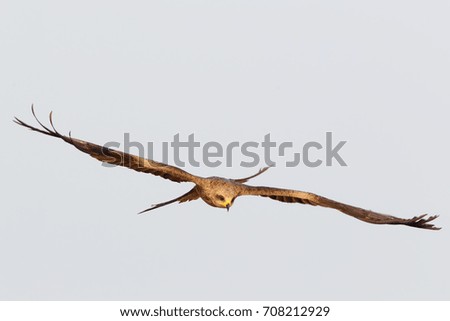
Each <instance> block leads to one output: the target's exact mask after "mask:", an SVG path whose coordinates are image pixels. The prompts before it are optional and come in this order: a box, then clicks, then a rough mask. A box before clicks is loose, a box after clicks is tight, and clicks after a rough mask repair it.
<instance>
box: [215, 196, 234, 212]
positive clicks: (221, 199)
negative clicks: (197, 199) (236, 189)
mask: <svg viewBox="0 0 450 321" xmlns="http://www.w3.org/2000/svg"><path fill="white" fill-rule="evenodd" d="M234 199H235V197H234V195H232V196H231V195H222V194H216V195H215V196H214V203H215V204H214V205H215V206H217V207H221V208H226V209H227V211H229V210H230V207H231V206H232V205H233V202H234Z"/></svg>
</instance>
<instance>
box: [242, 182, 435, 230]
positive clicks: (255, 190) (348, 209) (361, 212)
mask: <svg viewBox="0 0 450 321" xmlns="http://www.w3.org/2000/svg"><path fill="white" fill-rule="evenodd" d="M240 189H241V190H240V194H239V195H258V196H263V197H269V198H271V199H274V200H277V201H280V202H286V203H302V204H309V205H314V206H315V205H318V206H323V207H329V208H334V209H337V210H339V211H341V212H342V213H345V214H347V215H350V216H353V217H355V218H357V219H359V220H361V221H364V222H367V223H373V224H397V225H408V226H413V227H417V228H423V229H429V230H439V229H440V228H438V227H435V226H434V225H433V224H429V222H431V221H433V220H434V219H436V218H437V217H438V216H437V215H436V216H427V214H424V215H420V216H415V217H413V218H410V219H404V218H399V217H395V216H391V215H386V214H381V213H377V212H373V211H370V210H365V209H362V208H359V207H355V206H351V205H348V204H344V203H340V202H337V201H334V200H331V199H329V198H326V197H323V196H320V195H316V194H313V193H308V192H302V191H296V190H288V189H281V188H274V187H265V186H248V185H241V187H240Z"/></svg>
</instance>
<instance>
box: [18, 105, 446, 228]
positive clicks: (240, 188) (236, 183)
mask: <svg viewBox="0 0 450 321" xmlns="http://www.w3.org/2000/svg"><path fill="white" fill-rule="evenodd" d="M31 111H32V113H33V116H34V118H35V119H36V121H37V123H38V124H39V125H40V126H41V128H36V127H33V126H31V125H28V124H27V123H25V122H23V121H21V120H20V119H18V118H15V120H14V122H15V123H17V124H19V125H21V126H24V127H26V128H29V129H31V130H33V131H36V132H39V133H41V134H45V135H48V136H52V137H56V138H60V139H62V140H63V141H65V142H66V143H69V144H71V145H73V146H75V147H76V148H77V149H79V150H80V151H82V152H84V153H87V154H89V155H91V156H92V157H94V158H96V159H98V160H99V161H101V162H105V163H109V164H114V165H120V166H124V167H128V168H131V169H133V170H136V171H138V172H144V173H150V174H153V175H157V176H161V177H162V178H166V179H169V180H171V181H174V182H177V183H180V182H191V183H194V184H195V186H194V187H193V188H192V189H191V190H190V191H189V192H187V193H186V194H183V195H181V196H179V197H177V198H174V199H172V200H170V201H167V202H163V203H159V204H155V205H152V206H151V207H150V208H148V209H146V210H144V211H142V212H140V213H144V212H148V211H151V210H154V209H157V208H159V207H162V206H165V205H168V204H172V203H174V202H179V203H182V202H186V201H193V200H196V199H198V198H201V199H202V200H203V201H205V202H206V203H207V204H209V205H211V206H213V207H219V208H226V209H227V211H228V210H229V209H230V207H231V206H232V205H233V202H234V201H235V199H236V198H237V197H239V196H244V195H256V196H262V197H269V198H271V199H274V200H277V201H280V202H286V203H301V204H308V205H313V206H316V205H319V206H323V207H329V208H333V209H336V210H339V211H341V212H342V213H345V214H347V215H350V216H353V217H354V218H357V219H359V220H361V221H364V222H367V223H373V224H393V225H407V226H412V227H417V228H423V229H428V230H439V229H440V228H438V227H435V226H434V225H433V224H430V222H431V221H433V220H434V219H436V218H437V217H438V216H437V215H435V216H428V215H427V214H423V215H419V216H415V217H413V218H409V219H405V218H399V217H395V216H391V215H385V214H380V213H377V212H373V211H370V210H365V209H362V208H359V207H355V206H351V205H347V204H344V203H340V202H337V201H333V200H331V199H329V198H326V197H323V196H320V195H316V194H313V193H309V192H302V191H296V190H290V189H283V188H274V187H266V186H249V185H246V184H244V183H246V182H247V181H248V180H250V179H252V178H254V177H256V176H258V175H260V174H262V173H264V172H265V171H266V170H267V169H268V167H265V168H263V169H261V170H260V171H259V172H258V173H256V174H254V175H252V176H249V177H245V178H239V179H229V178H222V177H200V176H196V175H192V174H190V173H188V172H186V171H184V170H182V169H180V168H177V167H174V166H171V165H167V164H163V163H159V162H155V161H154V160H150V159H145V158H142V157H138V156H135V155H130V154H127V153H124V152H121V151H118V150H114V149H110V148H107V147H104V146H99V145H96V144H93V143H90V142H86V141H84V140H81V139H76V138H73V137H72V136H71V133H70V132H69V136H64V135H61V134H60V133H59V132H58V131H57V130H56V129H55V126H54V125H53V119H52V113H50V116H49V119H50V125H51V128H52V129H50V128H49V127H47V126H45V125H43V124H42V123H41V122H40V121H39V119H38V118H37V117H36V114H35V112H34V108H33V106H31ZM140 213H139V214H140Z"/></svg>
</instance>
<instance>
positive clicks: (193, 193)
mask: <svg viewBox="0 0 450 321" xmlns="http://www.w3.org/2000/svg"><path fill="white" fill-rule="evenodd" d="M199 197H200V195H198V193H197V190H196V189H195V187H194V188H193V189H191V190H190V191H189V192H187V193H186V194H183V195H181V196H179V197H177V198H174V199H172V200H170V201H167V202H163V203H158V204H154V205H152V206H151V207H150V208H147V209H146V210H143V211H142V212H139V213H138V214H142V213H145V212H148V211H151V210H155V209H157V208H159V207H163V206H166V205H169V204H172V203H175V202H177V201H178V203H183V202H187V201H194V200H196V199H198V198H199Z"/></svg>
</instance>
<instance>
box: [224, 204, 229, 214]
mask: <svg viewBox="0 0 450 321" xmlns="http://www.w3.org/2000/svg"><path fill="white" fill-rule="evenodd" d="M225 207H226V208H227V212H228V211H229V210H230V204H227V205H226V206H225Z"/></svg>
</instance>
